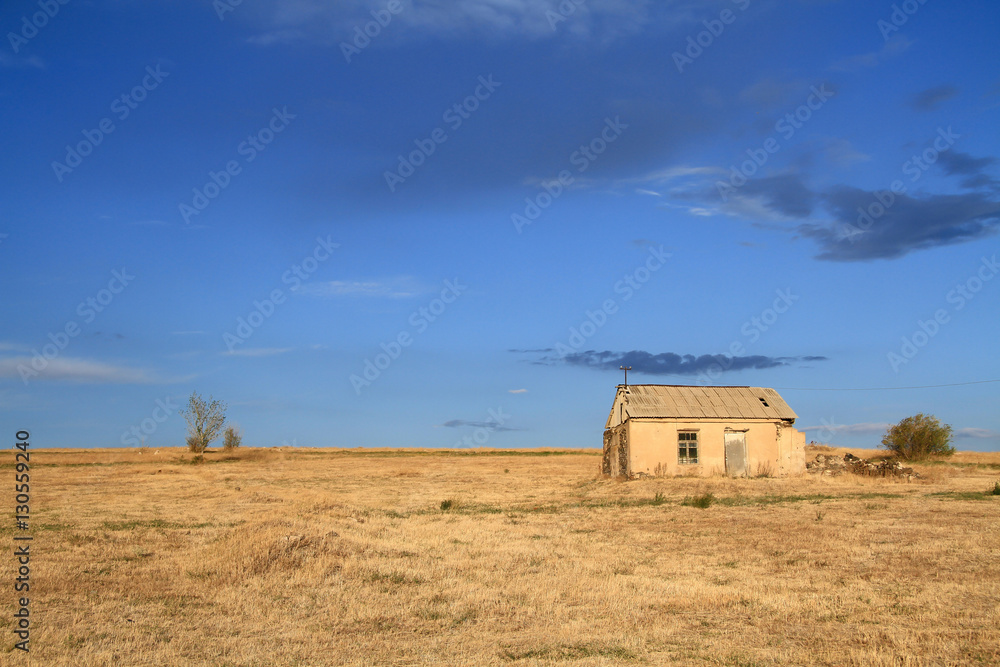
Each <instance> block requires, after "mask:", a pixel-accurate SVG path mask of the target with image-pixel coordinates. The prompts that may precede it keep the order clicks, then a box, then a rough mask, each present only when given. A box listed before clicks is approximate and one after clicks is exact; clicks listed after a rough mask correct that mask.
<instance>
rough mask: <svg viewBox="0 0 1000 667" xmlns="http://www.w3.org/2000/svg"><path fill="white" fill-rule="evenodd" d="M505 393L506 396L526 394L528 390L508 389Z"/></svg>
mask: <svg viewBox="0 0 1000 667" xmlns="http://www.w3.org/2000/svg"><path fill="white" fill-rule="evenodd" d="M507 393H508V394H527V393H528V390H527V389H508V390H507Z"/></svg>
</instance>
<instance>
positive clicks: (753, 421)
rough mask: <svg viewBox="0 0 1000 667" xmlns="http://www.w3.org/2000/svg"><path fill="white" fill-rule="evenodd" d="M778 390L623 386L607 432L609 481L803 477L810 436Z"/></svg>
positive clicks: (606, 466) (616, 395)
mask: <svg viewBox="0 0 1000 667" xmlns="http://www.w3.org/2000/svg"><path fill="white" fill-rule="evenodd" d="M796 417H797V415H796V414H795V413H794V412H793V411H792V409H791V408H790V407H788V404H787V403H785V401H784V399H782V398H781V396H779V395H778V392H776V391H775V390H773V389H768V388H765V387H688V386H677V385H656V384H633V385H618V392H617V394H615V402H614V405H613V406H612V408H611V414H610V415H609V416H608V422H607V424H606V425H605V427H604V458H603V461H602V469H603V472H604V474H605V475H612V476H619V475H624V476H627V477H641V476H644V475H657V476H659V475H713V474H727V475H731V476H756V475H775V476H786V475H798V474H801V473H804V472H805V450H804V447H805V441H806V436H805V433H803V432H801V431H797V430H795V428H794V426H793V425H794V424H795V419H796Z"/></svg>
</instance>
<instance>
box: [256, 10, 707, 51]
mask: <svg viewBox="0 0 1000 667" xmlns="http://www.w3.org/2000/svg"><path fill="white" fill-rule="evenodd" d="M567 4H570V3H569V0H566V1H565V2H563V0H422V1H421V2H419V3H417V2H404V3H403V9H402V11H400V12H399V13H397V14H395V15H394V16H393V17H392V21H393V28H394V30H393V33H391V34H390V35H389V36H387V37H385V38H384V39H383V41H382V42H381V43H382V44H389V43H392V42H393V41H400V40H405V39H414V38H420V37H434V38H449V39H455V40H463V41H465V40H469V39H475V38H479V37H488V38H490V39H494V40H496V39H511V38H521V39H531V40H537V39H545V38H553V37H558V36H559V35H561V34H564V35H568V36H570V37H571V38H578V39H580V38H582V39H595V40H599V41H601V42H607V41H609V40H612V39H616V38H618V37H621V36H624V35H629V34H633V33H635V32H637V31H639V30H641V29H643V27H645V26H646V25H648V24H650V23H651V22H656V23H658V24H664V23H667V24H670V23H678V22H683V21H687V20H693V18H694V17H693V16H692V15H691V12H689V11H688V10H687V8H688V7H689V5H692V4H694V3H692V2H690V0H671V1H669V2H663V3H655V4H654V3H650V2H648V0H587V2H579V1H577V2H573V3H572V4H571V6H572V7H573V11H572V12H566V11H561V10H560V7H561V6H565V5H567ZM384 9H385V2H384V1H383V0H353V1H352V2H336V3H330V2H325V1H324V0H265V1H263V2H261V3H258V6H257V7H256V8H255V10H256V15H257V19H258V22H259V23H260V24H262V25H263V26H264V27H265V30H264V32H262V33H260V34H258V35H255V36H254V37H252V38H250V39H249V40H248V41H249V42H250V43H252V44H256V45H259V46H269V45H272V44H280V43H288V42H299V41H312V42H319V43H322V44H330V45H332V44H336V43H339V42H340V41H341V40H344V39H347V38H349V37H350V35H351V33H352V31H353V30H354V28H355V26H362V25H364V24H365V22H367V21H370V20H371V19H372V16H371V12H372V10H376V11H379V10H384Z"/></svg>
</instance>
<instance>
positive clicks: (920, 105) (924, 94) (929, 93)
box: [910, 84, 958, 111]
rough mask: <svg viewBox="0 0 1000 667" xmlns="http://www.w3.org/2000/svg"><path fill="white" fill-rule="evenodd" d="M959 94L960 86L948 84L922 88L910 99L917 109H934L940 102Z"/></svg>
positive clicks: (912, 105) (911, 104)
mask: <svg viewBox="0 0 1000 667" xmlns="http://www.w3.org/2000/svg"><path fill="white" fill-rule="evenodd" d="M956 95H958V88H957V87H955V86H953V85H951V84H946V85H943V86H935V87H933V88H928V89H927V90H922V91H920V92H919V93H917V94H916V95H914V96H913V98H912V99H911V100H910V106H911V107H912V108H913V109H915V110H917V111H933V110H934V109H936V108H937V107H938V105H939V104H941V103H942V102H945V101H946V100H950V99H951V98H953V97H955V96H956Z"/></svg>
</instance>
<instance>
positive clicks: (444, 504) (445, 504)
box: [441, 498, 458, 512]
mask: <svg viewBox="0 0 1000 667" xmlns="http://www.w3.org/2000/svg"><path fill="white" fill-rule="evenodd" d="M457 505H458V503H456V502H455V501H454V500H452V499H451V498H448V499H447V500H442V501H441V511H442V512H447V511H448V510H450V509H452V508H454V507H456V506H457Z"/></svg>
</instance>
